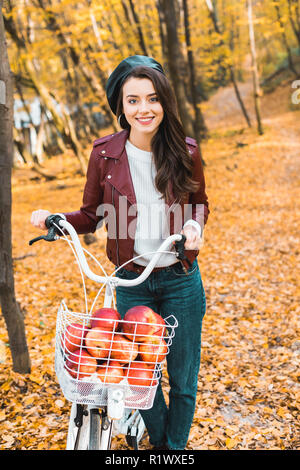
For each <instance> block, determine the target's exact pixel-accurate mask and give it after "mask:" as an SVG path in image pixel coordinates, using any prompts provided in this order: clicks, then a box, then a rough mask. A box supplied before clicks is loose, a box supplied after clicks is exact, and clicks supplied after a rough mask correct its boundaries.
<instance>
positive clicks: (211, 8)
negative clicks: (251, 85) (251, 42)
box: [206, 0, 251, 127]
mask: <svg viewBox="0 0 300 470" xmlns="http://www.w3.org/2000/svg"><path fill="white" fill-rule="evenodd" d="M206 6H207V8H208V11H209V16H210V18H211V20H212V23H213V26H214V30H215V32H216V33H217V34H218V35H219V37H220V45H222V46H223V45H224V40H223V38H222V28H221V25H220V21H219V18H218V14H217V10H216V5H215V4H213V3H212V1H211V0H206ZM232 48H233V44H232V43H231V49H232ZM228 69H229V76H230V80H231V83H232V85H233V89H234V92H235V96H236V99H237V100H238V103H239V105H240V107H241V111H242V113H243V115H244V117H245V119H246V122H247V124H248V127H251V120H250V117H249V115H248V113H247V110H246V107H245V105H244V102H243V100H242V97H241V94H240V90H239V87H238V83H237V80H236V77H235V70H234V66H233V65H232V64H229V65H228Z"/></svg>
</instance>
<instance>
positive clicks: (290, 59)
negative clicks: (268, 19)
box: [274, 3, 299, 78]
mask: <svg viewBox="0 0 300 470" xmlns="http://www.w3.org/2000/svg"><path fill="white" fill-rule="evenodd" d="M274 7H275V10H276V15H277V21H278V23H279V26H280V30H281V37H282V42H283V44H284V46H285V48H286V52H287V57H288V64H289V68H290V70H291V71H292V72H293V74H294V75H295V76H296V78H298V77H299V73H298V72H297V70H296V67H295V64H294V61H293V56H292V51H291V48H290V46H289V43H288V40H287V37H286V34H285V29H284V24H283V20H282V17H281V13H280V8H279V5H278V3H275V4H274Z"/></svg>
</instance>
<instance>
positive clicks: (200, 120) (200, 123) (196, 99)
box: [182, 0, 208, 142]
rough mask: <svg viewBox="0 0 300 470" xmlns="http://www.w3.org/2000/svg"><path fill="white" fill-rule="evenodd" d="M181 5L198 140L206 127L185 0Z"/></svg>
mask: <svg viewBox="0 0 300 470" xmlns="http://www.w3.org/2000/svg"><path fill="white" fill-rule="evenodd" d="M182 7H183V17H184V31H185V42H186V46H187V60H188V67H189V80H190V91H191V96H192V103H193V107H194V113H195V120H194V129H195V136H196V139H197V140H198V141H199V142H200V141H201V140H202V138H205V137H207V134H208V129H207V127H206V124H205V120H204V116H203V114H202V111H201V108H200V93H199V92H198V86H201V88H202V83H201V81H200V80H199V79H197V76H196V70H195V60H194V54H193V49H192V43H191V33H190V22H189V10H188V2H187V0H183V1H182Z"/></svg>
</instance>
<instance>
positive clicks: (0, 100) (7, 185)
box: [0, 0, 30, 374]
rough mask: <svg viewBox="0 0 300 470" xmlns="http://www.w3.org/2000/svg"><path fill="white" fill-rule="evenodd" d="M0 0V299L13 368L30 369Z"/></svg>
mask: <svg viewBox="0 0 300 470" xmlns="http://www.w3.org/2000/svg"><path fill="white" fill-rule="evenodd" d="M2 8H3V2H2V0H0V57H1V61H0V220H1V223H0V303H1V310H2V314H3V316H4V320H5V323H6V327H7V332H8V337H9V346H10V351H11V355H12V360H13V370H14V371H15V372H19V373H21V374H25V373H29V372H30V357H29V352H28V347H27V342H26V335H25V326H24V318H23V314H22V312H21V309H20V306H19V304H18V302H17V300H16V296H15V285H14V273H13V261H12V231H11V203H12V196H11V171H12V163H13V80H12V73H11V71H10V66H9V61H8V54H7V47H6V41H5V34H4V23H3V15H2Z"/></svg>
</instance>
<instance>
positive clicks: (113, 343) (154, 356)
mask: <svg viewBox="0 0 300 470" xmlns="http://www.w3.org/2000/svg"><path fill="white" fill-rule="evenodd" d="M110 310H114V309H110ZM114 311H115V312H116V310H114ZM177 326H178V323H177V320H176V318H175V317H174V316H173V315H170V316H168V317H167V318H165V319H164V322H163V323H147V322H139V321H128V320H125V319H121V317H120V316H118V317H116V318H114V319H111V320H104V319H99V318H97V315H95V312H94V314H89V313H88V314H87V313H77V312H73V311H70V310H68V308H67V306H66V303H65V302H64V301H62V302H61V305H60V307H59V309H58V313H57V323H56V346H55V371H56V375H57V378H58V381H59V384H60V386H61V389H62V392H63V395H64V396H65V398H66V399H67V400H69V401H70V402H74V403H80V404H86V405H94V406H97V407H101V406H106V405H107V398H108V388H112V387H116V388H121V389H122V390H123V391H124V396H125V407H127V408H131V409H149V408H151V407H152V406H153V401H154V397H155V393H156V389H157V386H158V383H159V380H160V378H161V374H162V367H163V363H164V362H165V359H166V356H167V354H168V353H169V349H170V346H171V344H172V339H173V337H174V335H175V328H176V327H177Z"/></svg>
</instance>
